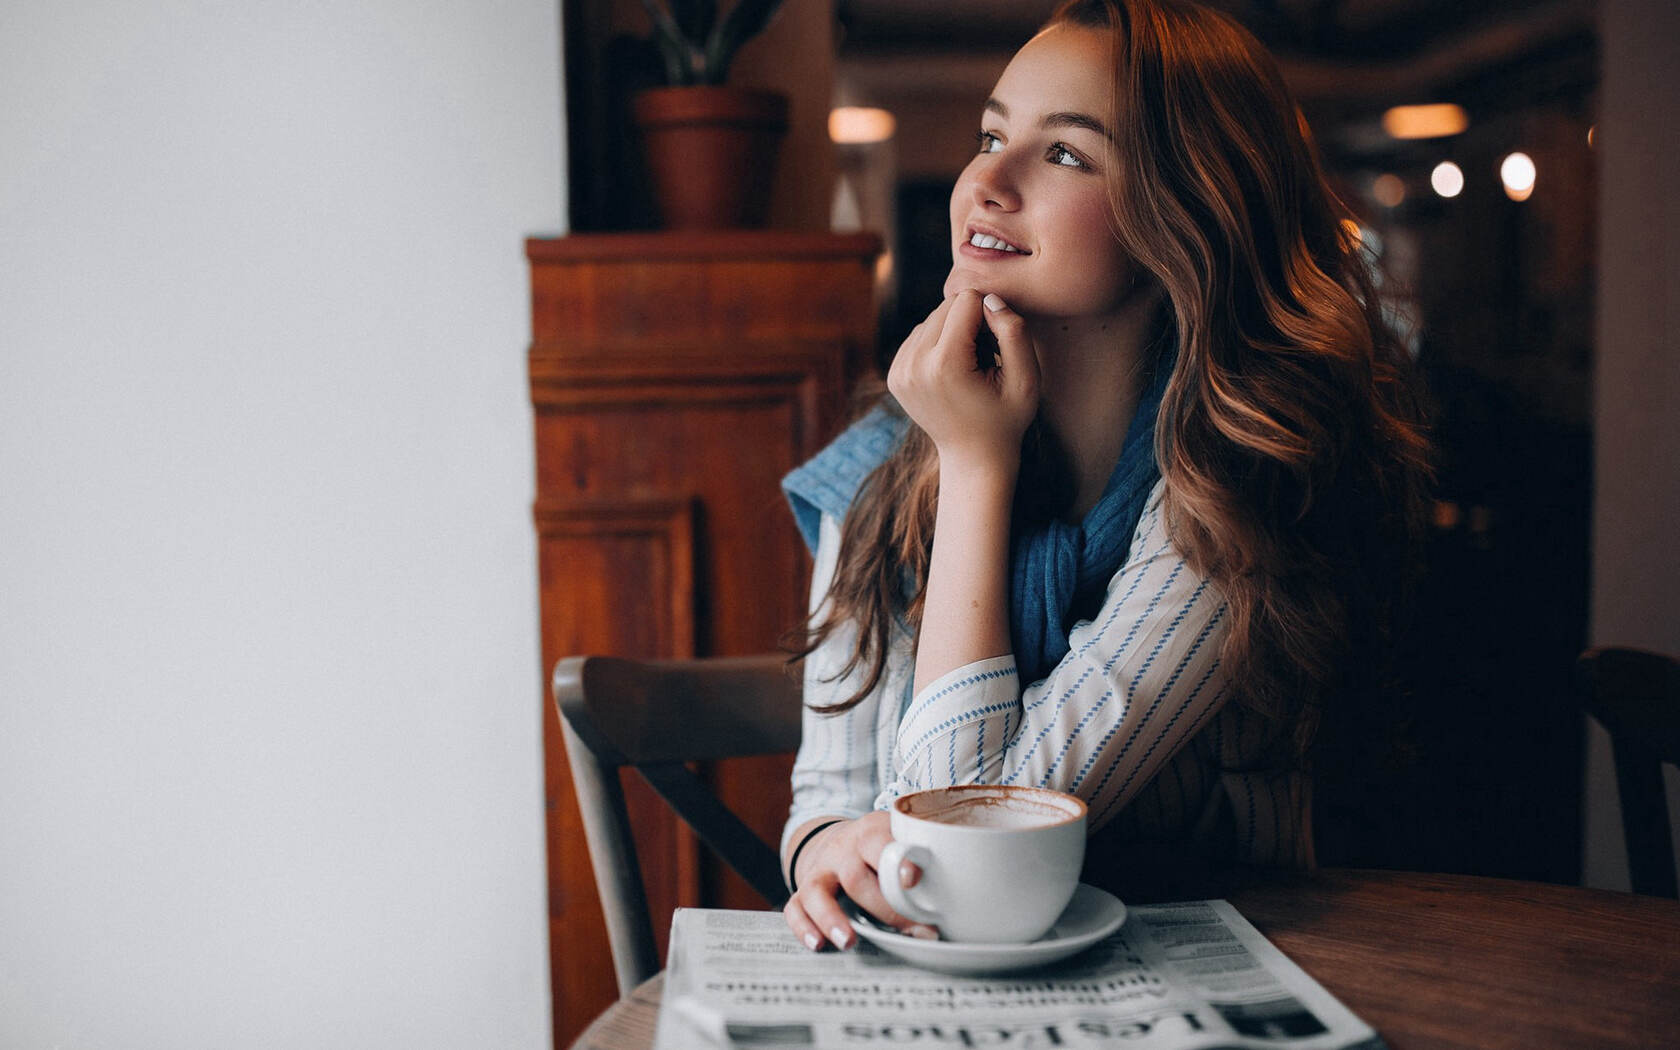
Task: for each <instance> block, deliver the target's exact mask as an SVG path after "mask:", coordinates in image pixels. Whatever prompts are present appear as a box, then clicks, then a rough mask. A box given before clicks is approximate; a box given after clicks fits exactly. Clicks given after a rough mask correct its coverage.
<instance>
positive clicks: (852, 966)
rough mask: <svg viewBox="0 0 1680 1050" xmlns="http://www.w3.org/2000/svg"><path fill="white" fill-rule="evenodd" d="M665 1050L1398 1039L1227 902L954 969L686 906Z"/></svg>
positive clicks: (675, 931)
mask: <svg viewBox="0 0 1680 1050" xmlns="http://www.w3.org/2000/svg"><path fill="white" fill-rule="evenodd" d="M669 959H670V962H669V965H668V966H667V968H666V973H665V987H664V993H663V997H662V999H661V1004H660V1012H659V1027H658V1031H657V1033H656V1036H655V1041H654V1048H655V1050H692V1048H697V1047H707V1046H740V1047H751V1048H755V1050H774V1048H781V1047H801V1048H807V1050H825V1048H830V1047H847V1048H882V1050H884V1048H898V1047H938V1048H941V1050H943V1048H948V1047H965V1048H966V1047H1003V1048H1006V1050H1037V1048H1042V1047H1058V1048H1060V1047H1069V1048H1081V1047H1128V1048H1137V1050H1157V1048H1169V1047H1170V1048H1173V1050H1180V1048H1183V1050H1214V1048H1218V1050H1228V1048H1288V1050H1353V1048H1357V1050H1383V1047H1384V1044H1383V1042H1382V1040H1381V1039H1380V1038H1379V1037H1378V1036H1377V1033H1376V1032H1375V1031H1374V1030H1373V1029H1372V1028H1371V1026H1370V1025H1368V1024H1366V1023H1365V1022H1364V1021H1361V1020H1360V1019H1359V1018H1357V1017H1355V1016H1354V1015H1353V1013H1352V1012H1351V1011H1349V1010H1348V1009H1347V1007H1345V1006H1343V1005H1342V1004H1341V1003H1340V1002H1338V1001H1337V1000H1336V999H1335V998H1334V997H1333V996H1331V995H1330V993H1329V992H1326V991H1325V990H1324V988H1323V987H1321V986H1320V985H1319V984H1318V983H1317V982H1316V981H1314V980H1313V979H1312V978H1311V977H1308V976H1307V975H1306V974H1305V973H1304V972H1302V970H1301V968H1300V967H1298V966H1296V965H1295V964H1294V963H1292V962H1290V961H1289V959H1288V958H1286V957H1285V956H1284V955H1283V953H1282V952H1280V951H1278V949H1277V948H1276V946H1274V945H1273V944H1272V943H1271V942H1270V941H1268V940H1266V938H1265V937H1263V936H1261V934H1260V932H1259V931H1258V930H1256V929H1255V928H1254V927H1253V926H1251V925H1250V924H1249V922H1248V920H1246V919H1244V918H1243V917H1242V915H1241V914H1240V913H1238V911H1237V910H1236V909H1235V908H1233V907H1231V905H1230V904H1229V903H1227V902H1226V901H1222V900H1207V901H1188V902H1184V903H1180V904H1162V905H1148V906H1141V907H1132V908H1131V909H1130V911H1129V913H1128V915H1127V918H1126V923H1125V925H1124V926H1122V927H1121V928H1120V929H1119V930H1117V931H1116V932H1114V933H1113V934H1111V935H1109V936H1108V937H1107V938H1106V939H1104V940H1102V941H1099V942H1097V943H1096V944H1095V945H1093V946H1092V947H1091V948H1089V949H1087V950H1086V951H1084V952H1081V953H1080V954H1079V955H1076V956H1074V957H1073V958H1071V959H1067V960H1064V961H1062V962H1059V963H1054V964H1051V965H1049V966H1046V967H1043V968H1040V969H1037V970H1032V971H1028V972H1025V973H1019V974H1009V975H1002V976H996V977H954V976H949V975H946V974H940V973H934V972H932V971H929V970H924V969H920V968H918V967H915V966H912V965H910V964H908V963H905V962H901V961H899V960H898V959H896V958H894V957H893V956H891V955H888V954H885V953H883V952H882V951H880V950H879V949H877V948H876V947H874V946H873V945H871V944H870V943H869V942H868V941H866V940H863V939H861V938H860V939H859V940H858V942H857V944H856V945H855V946H854V947H853V948H851V949H849V950H847V951H844V952H834V951H825V952H820V953H819V952H812V951H810V950H808V949H806V948H805V947H804V946H803V945H802V944H800V943H799V941H798V940H796V939H795V938H794V936H793V934H792V933H791V932H789V931H788V929H787V926H786V925H785V924H784V923H783V921H782V916H781V914H780V913H778V912H754V911H724V910H717V909H704V908H680V909H678V910H677V912H676V915H675V918H674V919H673V921H672V924H671V948H670V955H669Z"/></svg>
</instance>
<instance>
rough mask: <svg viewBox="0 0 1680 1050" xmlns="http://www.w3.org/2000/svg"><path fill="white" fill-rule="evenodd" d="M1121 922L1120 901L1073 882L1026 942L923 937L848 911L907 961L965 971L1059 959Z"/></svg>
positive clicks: (857, 925)
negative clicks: (1044, 928) (1064, 901)
mask: <svg viewBox="0 0 1680 1050" xmlns="http://www.w3.org/2000/svg"><path fill="white" fill-rule="evenodd" d="M1125 921H1126V906H1125V905H1124V904H1121V903H1120V899H1119V898H1118V897H1116V896H1114V895H1113V894H1112V893H1108V892H1106V891H1104V890H1099V889H1097V888H1096V887H1095V886H1087V885H1086V884H1084V883H1080V884H1079V888H1078V889H1076V890H1074V891H1073V899H1072V900H1071V901H1069V902H1068V906H1067V909H1066V910H1065V911H1063V912H1062V914H1061V917H1060V918H1058V919H1057V920H1056V924H1055V925H1054V926H1052V927H1050V932H1048V933H1046V934H1045V935H1044V936H1043V937H1040V938H1039V939H1038V940H1036V941H1029V942H1027V943H1026V944H978V943H975V942H972V941H964V942H956V941H924V940H922V939H921V938H919V937H910V936H907V935H905V934H902V933H898V932H896V931H893V930H889V929H886V928H884V927H881V926H877V925H875V923H874V922H872V921H870V920H869V919H866V918H864V917H863V916H861V915H853V916H852V929H854V930H856V931H857V932H858V936H860V937H862V938H864V939H865V940H867V941H869V943H871V944H873V945H875V946H876V947H877V948H879V949H881V950H882V951H884V952H887V953H889V954H892V955H896V956H898V957H899V958H900V959H903V960H904V961H905V962H907V963H912V964H914V965H916V966H920V967H923V968H925V969H929V970H938V971H939V972H941V973H954V974H961V975H965V976H972V975H978V974H989V973H1008V972H1010V971H1012V970H1027V969H1031V968H1032V967H1035V966H1043V965H1045V964H1046V963H1052V962H1055V961H1056V960H1058V959H1065V958H1067V957H1068V956H1070V955H1073V954H1075V953H1077V952H1080V951H1082V950H1084V949H1086V948H1089V947H1090V946H1091V945H1093V944H1095V943H1097V942H1098V941H1100V940H1102V939H1103V938H1104V937H1107V936H1108V935H1109V934H1111V933H1113V932H1114V931H1115V930H1118V929H1119V928H1120V927H1121V926H1122V925H1123V924H1124V923H1125Z"/></svg>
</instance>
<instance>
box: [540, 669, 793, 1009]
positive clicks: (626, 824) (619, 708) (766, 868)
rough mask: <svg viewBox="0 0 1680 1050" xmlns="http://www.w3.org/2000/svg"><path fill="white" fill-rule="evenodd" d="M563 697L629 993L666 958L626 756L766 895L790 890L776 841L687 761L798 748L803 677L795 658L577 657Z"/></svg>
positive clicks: (565, 728)
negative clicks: (626, 785)
mask: <svg viewBox="0 0 1680 1050" xmlns="http://www.w3.org/2000/svg"><path fill="white" fill-rule="evenodd" d="M554 702H555V704H556V706H557V707H558V708H559V711H560V727H561V732H562V734H563V736H564V738H565V744H566V761H567V764H568V765H570V766H571V771H572V785H573V788H574V790H575V792H576V794H577V801H578V808H579V809H580V810H581V811H582V814H583V828H584V835H585V838H586V839H587V840H588V843H589V861H590V865H591V867H593V868H594V871H595V885H596V887H597V889H598V890H599V892H600V895H601V907H602V910H603V912H605V914H606V920H607V939H608V942H609V943H610V944H611V946H612V956H613V968H614V970H615V971H616V972H617V976H618V988H619V992H620V994H621V995H629V994H630V991H631V990H632V989H634V988H635V987H636V986H637V985H638V984H641V983H642V982H643V981H645V980H647V979H648V978H649V977H652V976H653V975H654V974H655V973H656V972H657V971H658V969H659V955H658V952H657V951H656V950H655V947H654V938H653V922H652V919H651V916H649V914H648V903H647V892H646V889H645V887H644V884H643V882H642V874H641V867H640V865H639V864H638V863H637V860H636V847H635V843H634V842H633V841H632V839H631V837H630V819H629V816H628V813H627V812H626V810H625V806H624V793H623V790H622V788H621V787H620V784H619V779H618V771H619V769H620V768H621V767H623V766H631V767H634V768H635V769H636V771H637V772H638V773H640V774H641V775H642V777H643V778H645V779H646V780H647V782H648V783H649V784H651V785H652V786H653V789H654V790H655V791H657V792H658V793H659V795H660V796H661V797H662V798H663V799H664V800H665V801H666V802H667V803H669V804H670V806H671V808H672V809H673V810H674V811H675V812H676V814H677V815H678V816H679V817H681V818H682V820H683V821H684V822H685V823H687V824H688V825H689V826H690V827H692V828H693V829H694V831H695V833H696V834H698V835H699V837H700V839H701V841H703V842H705V843H706V845H708V846H710V847H711V848H712V849H713V850H714V851H716V852H717V854H718V855H719V856H720V857H722V858H723V860H724V861H725V862H726V863H728V864H729V866H730V867H732V868H734V869H735V871H736V872H737V873H738V874H739V875H740V876H741V877H742V878H744V879H745V880H746V881H747V883H748V884H749V885H751V886H752V887H753V889H755V890H757V891H758V892H759V893H760V894H762V895H763V896H764V897H765V899H767V900H769V901H770V902H771V903H772V904H773V905H775V906H777V907H779V906H781V904H782V903H784V902H785V901H786V900H787V896H788V894H787V888H786V886H784V885H783V883H782V870H781V861H780V858H779V857H778V856H777V854H776V850H775V849H774V848H772V847H771V846H769V845H768V844H766V843H765V842H764V841H763V839H761V838H759V837H758V835H757V834H756V833H754V832H753V831H752V829H750V828H748V827H747V825H746V824H745V823H743V822H742V821H741V820H740V819H739V818H738V817H736V816H735V814H734V813H732V812H730V811H729V809H727V808H726V807H725V806H724V805H723V803H722V802H720V801H719V800H718V798H717V796H716V795H715V794H714V793H713V792H712V791H711V790H710V789H709V788H708V787H707V786H706V785H705V784H704V783H703V782H702V781H701V780H700V778H699V777H697V776H695V775H694V773H693V772H691V771H690V770H689V768H688V767H687V765H686V763H689V762H705V761H713V760H716V759H721V758H739V757H745V756H750V755H774V754H785V753H787V752H791V751H794V750H795V749H797V748H798V746H799V721H800V706H801V698H800V681H799V678H798V676H797V674H796V673H794V672H791V671H790V670H789V668H788V666H787V662H786V660H785V658H783V657H781V656H773V655H772V656H754V657H741V658H710V659H703V660H683V661H641V660H624V659H616V658H611V657H601V656H576V657H569V658H567V659H565V660H561V661H560V662H559V663H558V664H556V665H555V668H554Z"/></svg>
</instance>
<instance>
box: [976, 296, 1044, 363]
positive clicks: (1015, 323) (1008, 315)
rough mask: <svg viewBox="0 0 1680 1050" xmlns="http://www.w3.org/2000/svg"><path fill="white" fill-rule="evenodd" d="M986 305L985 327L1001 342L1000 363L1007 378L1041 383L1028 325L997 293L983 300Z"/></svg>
mask: <svg viewBox="0 0 1680 1050" xmlns="http://www.w3.org/2000/svg"><path fill="white" fill-rule="evenodd" d="M982 302H983V304H984V306H985V318H986V327H988V328H990V329H991V330H992V334H993V335H995V336H997V341H998V364H999V365H1001V366H1002V367H1003V371H1004V375H1005V376H1006V377H1008V376H1010V375H1011V374H1013V376H1014V378H1015V379H1016V380H1018V381H1023V382H1024V381H1028V380H1030V381H1031V382H1033V383H1035V384H1036V383H1037V382H1038V351H1037V350H1036V349H1035V348H1034V347H1033V341H1032V339H1031V338H1029V337H1028V336H1027V322H1026V320H1025V319H1024V318H1022V317H1021V315H1020V314H1018V313H1016V312H1015V311H1014V310H1011V309H1010V308H1009V304H1008V303H1006V302H1004V301H1003V299H1002V297H1000V296H999V295H997V294H996V293H991V294H988V295H987V296H986V297H985V299H984V300H982Z"/></svg>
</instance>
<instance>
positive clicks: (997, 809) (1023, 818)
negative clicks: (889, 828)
mask: <svg viewBox="0 0 1680 1050" xmlns="http://www.w3.org/2000/svg"><path fill="white" fill-rule="evenodd" d="M909 812H910V815H911V816H916V817H920V818H922V819H923V820H931V821H934V822H935V823H938V824H956V825H959V826H961V827H966V828H1036V827H1042V826H1044V825H1046V824H1060V823H1062V822H1063V821H1068V820H1074V819H1077V818H1078V816H1079V813H1078V812H1077V811H1070V810H1069V809H1067V808H1064V807H1062V806H1058V805H1055V804H1053V803H1047V802H1040V801H1038V800H1036V799H1031V798H1014V797H1011V796H1009V795H980V796H978V797H974V798H962V797H958V798H957V799H956V800H954V801H951V802H947V803H944V804H941V805H938V806H936V807H934V808H929V809H917V808H911V809H910V810H909Z"/></svg>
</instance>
